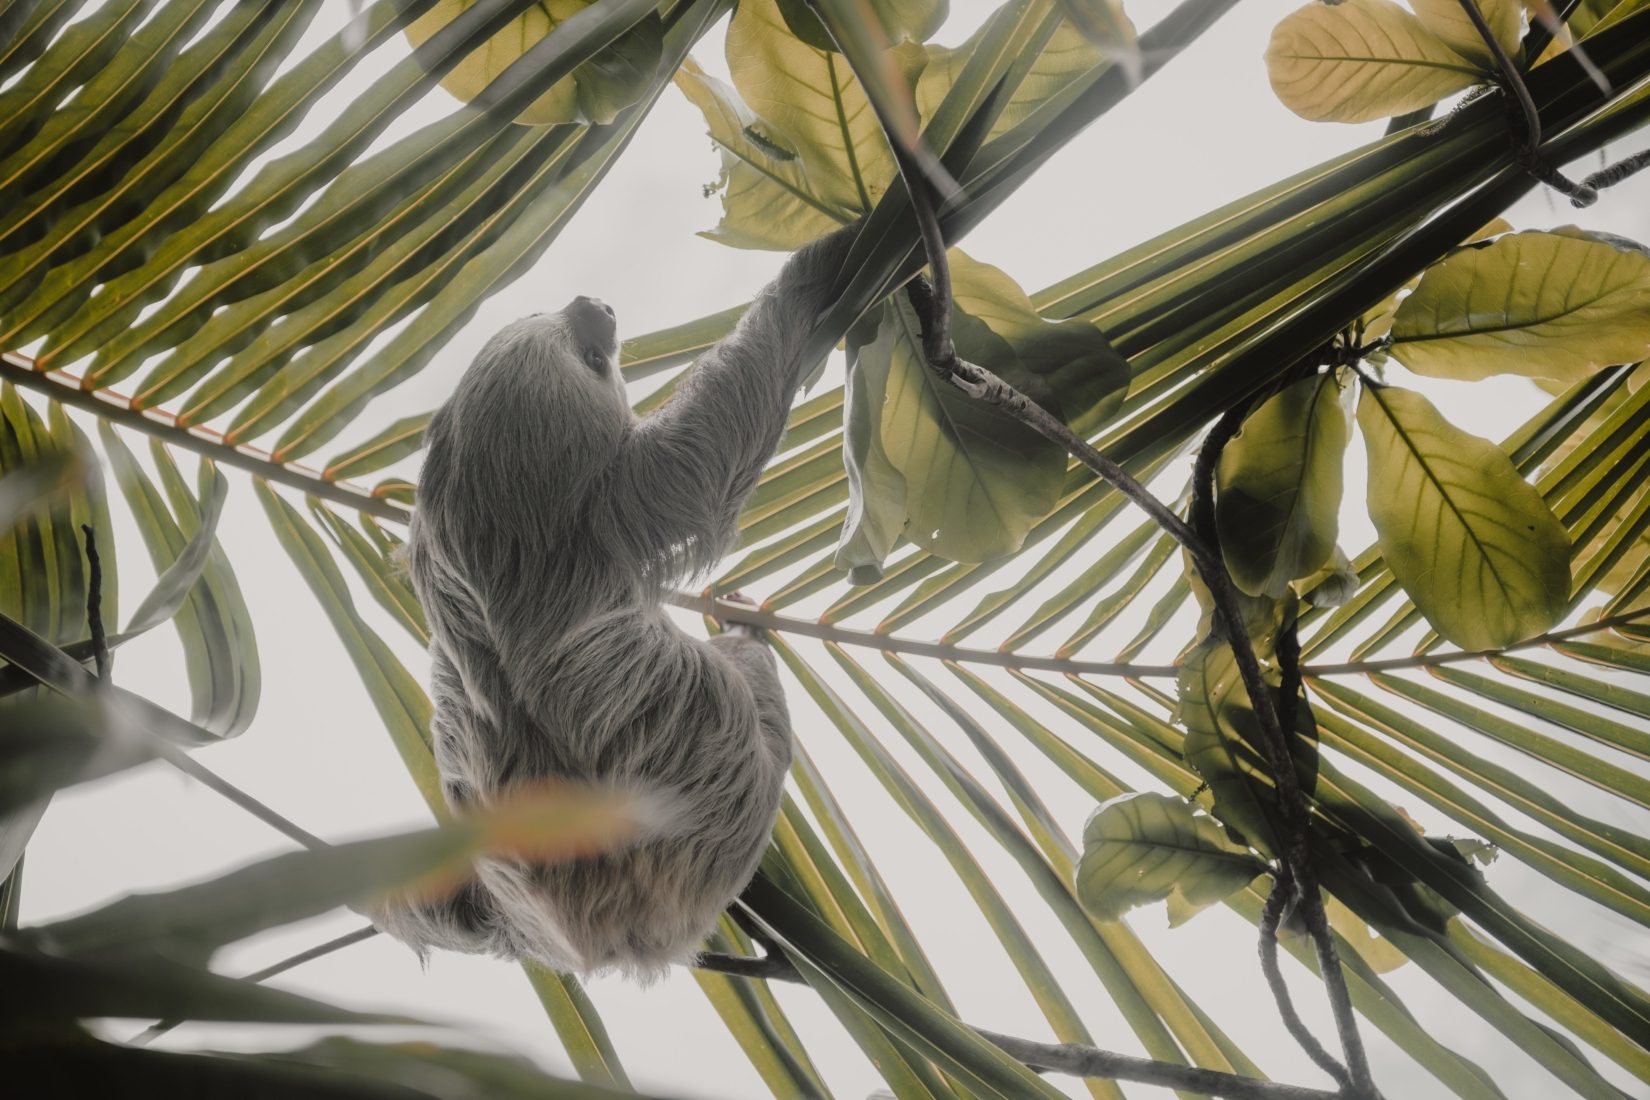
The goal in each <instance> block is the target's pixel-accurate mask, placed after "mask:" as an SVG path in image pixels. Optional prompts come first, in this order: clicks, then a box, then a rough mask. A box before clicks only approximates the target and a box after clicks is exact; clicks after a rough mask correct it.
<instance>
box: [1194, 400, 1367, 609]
mask: <svg viewBox="0 0 1650 1100" xmlns="http://www.w3.org/2000/svg"><path fill="white" fill-rule="evenodd" d="M1350 397H1351V390H1350V387H1343V386H1342V385H1341V384H1340V382H1339V381H1338V380H1337V377H1336V374H1335V373H1334V372H1329V373H1325V374H1320V375H1317V376H1315V377H1312V378H1303V379H1301V380H1300V381H1299V382H1295V383H1293V384H1291V385H1290V386H1288V387H1286V388H1285V389H1284V390H1283V391H1282V392H1280V393H1278V394H1277V395H1275V396H1273V397H1272V398H1270V399H1269V400H1268V401H1267V402H1266V403H1265V404H1263V405H1261V407H1260V408H1258V409H1256V410H1255V411H1254V412H1253V413H1251V414H1250V415H1249V417H1248V419H1247V420H1245V421H1244V424H1243V430H1242V431H1241V432H1240V433H1239V434H1238V435H1237V437H1236V438H1234V439H1233V440H1232V441H1231V442H1230V443H1228V444H1227V445H1226V449H1225V450H1224V451H1223V452H1221V456H1220V469H1219V471H1218V473H1217V475H1216V478H1217V485H1218V486H1219V494H1218V496H1217V497H1216V503H1215V522H1216V524H1217V526H1218V527H1219V529H1220V548H1221V550H1222V552H1223V553H1224V554H1225V556H1226V567H1227V568H1228V569H1229V570H1230V571H1231V574H1232V580H1233V581H1234V582H1236V584H1237V586H1238V587H1239V588H1241V589H1242V590H1243V591H1244V592H1246V593H1248V594H1249V595H1251V596H1261V595H1265V596H1282V595H1284V594H1285V593H1286V592H1287V591H1288V589H1289V582H1290V581H1293V580H1298V579H1300V578H1303V577H1307V576H1309V575H1311V574H1312V573H1314V572H1316V571H1317V570H1318V569H1319V568H1320V567H1322V566H1323V564H1324V563H1325V562H1327V561H1328V560H1329V556H1330V554H1332V553H1333V552H1334V549H1335V536H1336V532H1337V530H1338V522H1337V519H1338V513H1339V511H1340V506H1341V460H1342V458H1343V456H1344V455H1345V453H1346V444H1347V440H1348V439H1349V438H1350V437H1351V430H1352V409H1351V406H1350V404H1349V399H1350Z"/></svg>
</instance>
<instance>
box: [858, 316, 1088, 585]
mask: <svg viewBox="0 0 1650 1100" xmlns="http://www.w3.org/2000/svg"><path fill="white" fill-rule="evenodd" d="M883 318H884V320H883V325H882V327H881V328H880V329H879V330H878V333H877V340H876V342H875V343H874V344H872V345H870V346H869V347H867V348H866V349H865V350H864V351H863V352H862V353H861V355H860V359H859V364H858V369H860V370H864V371H881V372H883V373H884V377H885V378H886V381H885V382H884V383H883V386H884V394H885V396H884V401H883V405H882V407H881V409H880V410H873V414H876V413H878V412H880V416H877V418H876V420H875V421H874V426H875V430H876V431H877V432H878V434H879V437H880V439H881V442H882V448H883V451H884V452H885V453H886V454H887V456H888V460H889V462H890V463H891V464H892V465H893V467H894V468H895V469H897V470H898V471H899V472H900V474H901V475H902V476H903V478H904V482H905V512H906V516H907V517H908V518H907V521H906V528H905V535H906V537H907V538H909V539H910V540H911V541H912V542H914V543H916V544H917V545H918V546H920V547H922V548H924V549H926V550H929V551H931V552H933V553H936V554H940V555H942V556H944V557H947V558H950V559H952V560H953V561H985V560H986V559H988V558H993V557H997V556H999V555H1002V554H1008V553H1012V552H1013V551H1015V550H1017V549H1019V546H1020V543H1021V542H1022V540H1024V538H1025V535H1026V532H1027V531H1028V530H1030V529H1031V525H1032V524H1033V523H1035V522H1037V521H1038V520H1039V519H1042V518H1043V516H1045V515H1047V514H1048V512H1049V510H1050V509H1052V508H1053V507H1054V504H1055V502H1056V501H1057V500H1058V498H1059V492H1060V486H1061V483H1062V482H1063V481H1064V480H1065V467H1066V463H1065V451H1064V450H1063V449H1062V448H1061V447H1059V446H1058V445H1057V444H1054V443H1050V442H1049V441H1047V440H1045V439H1043V438H1042V437H1041V436H1039V435H1037V434H1036V433H1035V432H1033V431H1032V430H1031V429H1029V428H1027V427H1025V426H1024V425H1022V424H1020V423H1019V422H1017V421H1015V420H1014V419H1012V418H1011V417H1009V416H1008V415H1006V414H1005V413H1001V412H998V411H996V410H995V409H992V408H989V407H987V406H984V405H982V404H980V403H979V402H976V401H972V400H970V399H969V398H967V397H965V396H963V395H962V394H961V393H960V392H958V391H957V390H955V389H954V388H953V387H951V386H950V385H948V384H947V383H944V382H940V381H939V380H938V379H936V378H935V377H934V375H933V372H932V371H930V370H929V369H928V366H927V363H926V360H925V358H924V355H923V352H922V336H921V333H920V331H919V325H918V323H917V318H916V313H915V312H914V311H913V310H912V308H911V306H910V304H909V303H908V302H906V301H904V300H903V299H896V300H893V301H891V302H890V303H889V304H888V305H887V306H886V307H885V310H884V314H883ZM953 335H954V337H955V340H956V345H957V352H958V354H959V355H961V356H962V357H963V358H964V359H968V360H969V361H971V362H976V363H979V364H981V365H982V366H985V367H987V368H989V369H991V370H995V371H996V372H997V373H998V374H999V375H1003V374H1004V372H1005V371H1006V372H1007V374H1006V375H1005V377H1012V378H1014V379H1015V380H1016V381H1025V380H1027V377H1026V375H1025V373H1024V372H1023V371H1021V370H1019V369H1018V367H1019V364H1018V362H1017V361H1016V360H1015V357H1014V351H1013V349H1012V348H1011V347H1010V346H1009V345H1008V344H1007V342H1005V341H1004V340H1003V339H1002V338H1001V337H999V336H997V335H996V334H995V333H993V332H992V331H991V330H990V329H988V328H986V326H985V325H984V324H982V323H980V322H978V321H976V320H974V319H973V318H970V317H969V316H968V315H967V314H965V313H963V312H962V311H961V310H960V309H958V310H955V311H954V312H953ZM1011 384H1012V383H1011ZM868 388H869V387H868Z"/></svg>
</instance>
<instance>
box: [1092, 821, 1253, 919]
mask: <svg viewBox="0 0 1650 1100" xmlns="http://www.w3.org/2000/svg"><path fill="white" fill-rule="evenodd" d="M1265 869H1266V868H1265V866H1264V865H1263V864H1262V863H1261V862H1260V860H1259V859H1257V858H1256V857H1255V856H1254V854H1253V853H1252V852H1250V851H1249V849H1248V848H1246V847H1244V846H1243V845H1241V844H1239V843H1237V842H1236V841H1234V840H1232V839H1231V837H1229V836H1227V835H1226V831H1225V830H1224V829H1222V828H1221V827H1220V823H1219V822H1217V821H1216V820H1215V819H1214V818H1212V817H1210V816H1208V815H1207V814H1202V813H1198V812H1196V808H1195V807H1194V806H1192V804H1191V803H1189V802H1187V801H1186V800H1185V799H1183V798H1175V797H1172V796H1170V795H1164V794H1123V795H1118V796H1117V797H1116V798H1113V799H1109V800H1108V801H1106V802H1103V803H1101V805H1100V807H1099V809H1097V810H1095V811H1094V814H1093V815H1092V816H1091V817H1090V818H1089V820H1088V824H1087V825H1086V826H1084V828H1083V858H1082V860H1081V861H1080V862H1079V863H1078V864H1077V898H1078V900H1079V901H1081V902H1082V903H1083V908H1085V909H1087V910H1088V911H1089V912H1090V913H1093V914H1094V915H1095V916H1097V917H1099V918H1100V919H1101V920H1117V919H1119V918H1121V917H1122V916H1123V914H1124V913H1126V912H1128V911H1129V910H1130V909H1133V908H1134V907H1136V906H1138V905H1148V904H1150V903H1151V902H1154V901H1162V900H1164V899H1171V900H1172V901H1173V900H1178V901H1179V902H1180V903H1181V905H1182V906H1188V907H1193V908H1202V907H1203V906H1206V905H1212V904H1214V903H1215V902H1217V901H1220V900H1222V899H1223V898H1225V897H1226V896H1227V895H1229V894H1231V893H1232V892H1233V891H1235V890H1240V889H1242V888H1243V887H1244V886H1245V885H1247V884H1248V883H1249V882H1250V881H1251V880H1252V879H1253V878H1254V877H1255V876H1256V875H1259V874H1261V873H1262V872H1264V871H1265Z"/></svg>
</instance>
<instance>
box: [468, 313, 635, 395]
mask: <svg viewBox="0 0 1650 1100" xmlns="http://www.w3.org/2000/svg"><path fill="white" fill-rule="evenodd" d="M475 369H476V370H477V376H476V377H475V378H473V379H472V380H471V381H472V388H473V389H476V390H478V391H479V392H478V394H477V398H478V403H480V404H483V405H492V404H493V403H494V398H492V397H491V396H489V395H488V394H487V391H488V390H490V388H491V386H490V383H491V382H492V381H493V380H498V381H500V382H502V381H503V380H504V379H506V378H513V379H514V380H515V381H513V382H510V383H507V384H506V388H505V390H503V391H500V392H499V393H498V395H497V398H496V399H497V400H498V401H504V402H508V401H509V400H510V398H509V397H508V396H507V395H508V394H509V393H510V392H511V389H510V387H512V386H516V385H519V384H520V383H521V382H522V381H523V380H524V378H525V379H530V380H531V383H530V384H531V388H532V389H533V390H536V391H537V392H538V393H539V394H540V395H541V400H540V401H535V402H532V405H533V406H534V407H533V408H531V409H521V410H518V411H520V412H522V413H526V414H529V415H535V414H536V415H542V413H543V410H544V408H545V407H546V406H549V407H553V408H556V409H557V410H560V411H561V412H563V413H573V412H574V410H582V411H583V413H584V414H585V416H584V417H582V418H581V419H584V420H596V421H600V422H611V423H625V422H628V421H629V420H630V418H631V416H632V414H631V412H630V402H629V401H628V400H627V399H626V397H625V392H624V380H623V379H622V378H621V377H620V375H619V337H618V325H617V324H616V323H615V321H614V317H613V309H612V307H611V306H609V305H607V304H606V303H605V302H603V301H602V300H601V299H599V298H587V297H585V296H584V295H582V294H581V295H580V296H579V297H577V298H574V299H573V300H572V301H571V302H569V303H567V305H566V306H565V307H564V308H562V309H560V310H557V311H556V312H554V313H535V314H533V315H532V316H530V317H523V318H521V319H520V320H518V321H515V322H512V323H511V324H509V325H506V326H505V327H504V329H503V330H502V331H500V332H499V333H498V334H497V335H495V336H494V337H493V338H492V339H491V340H489V341H488V342H487V345H486V346H485V347H484V348H482V350H481V354H480V355H479V356H478V357H477V359H476V363H475ZM516 392H517V393H518V400H519V391H516ZM499 411H501V412H502V411H503V410H499Z"/></svg>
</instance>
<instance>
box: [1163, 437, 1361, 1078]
mask: <svg viewBox="0 0 1650 1100" xmlns="http://www.w3.org/2000/svg"><path fill="white" fill-rule="evenodd" d="M1242 422H1243V418H1242V415H1241V413H1240V412H1239V410H1237V409H1233V410H1228V411H1227V413H1226V414H1225V415H1224V416H1222V417H1221V419H1220V420H1219V421H1217V422H1216V424H1215V426H1214V428H1212V429H1211V430H1210V432H1209V434H1208V435H1207V436H1206V437H1205V438H1204V441H1203V446H1202V448H1201V449H1200V450H1199V452H1198V456H1197V462H1196V464H1195V465H1194V467H1193V470H1192V516H1193V523H1194V524H1195V525H1196V529H1197V530H1198V531H1200V532H1201V533H1202V534H1203V535H1204V537H1205V539H1206V540H1207V541H1206V542H1205V543H1204V544H1203V547H1202V549H1203V552H1204V558H1202V559H1200V558H1198V557H1197V556H1196V555H1194V563H1195V564H1196V566H1197V569H1198V573H1199V575H1200V576H1201V577H1202V578H1203V583H1204V584H1205V585H1207V586H1208V588H1209V593H1210V596H1211V597H1212V598H1213V600H1214V602H1215V610H1216V618H1217V622H1218V624H1219V626H1220V629H1221V632H1222V633H1223V634H1224V635H1225V636H1226V640H1227V642H1228V644H1229V645H1230V646H1231V650H1232V657H1233V660H1234V661H1235V663H1236V664H1237V667H1238V673H1239V675H1240V676H1241V677H1242V679H1243V686H1244V691H1245V693H1246V694H1247V695H1248V696H1249V703H1250V706H1251V707H1252V708H1253V709H1254V712H1255V717H1256V719H1257V720H1258V722H1259V724H1260V728H1261V747H1262V750H1263V752H1264V753H1265V755H1266V760H1267V764H1268V766H1269V767H1270V769H1271V772H1272V782H1273V784H1274V786H1275V788H1276V790H1277V796H1278V808H1279V811H1280V815H1281V817H1282V818H1283V825H1284V829H1285V836H1284V840H1283V844H1284V847H1285V849H1286V850H1285V851H1284V852H1283V853H1281V855H1282V858H1283V863H1284V868H1285V870H1286V871H1287V872H1288V876H1287V877H1289V878H1292V879H1293V882H1294V886H1295V894H1296V899H1297V901H1298V903H1299V906H1300V911H1301V916H1302V918H1303V919H1304V920H1305V922H1306V927H1307V929H1308V931H1310V932H1311V933H1312V942H1313V946H1314V947H1315V948H1316V949H1317V955H1318V967H1319V969H1320V970H1321V971H1322V975H1321V976H1322V978H1323V984H1324V991H1325V992H1326V993H1327V994H1328V995H1329V1008H1330V1012H1331V1014H1332V1015H1333V1017H1334V1020H1335V1029H1336V1031H1337V1032H1339V1034H1340V1040H1341V1051H1342V1053H1343V1054H1344V1055H1345V1057H1346V1070H1347V1073H1348V1074H1350V1076H1351V1080H1352V1085H1353V1087H1354V1088H1355V1089H1356V1090H1357V1091H1358V1092H1359V1093H1360V1094H1362V1095H1365V1096H1369V1097H1375V1096H1379V1095H1380V1092H1379V1090H1378V1089H1377V1088H1376V1087H1375V1082H1374V1081H1373V1080H1372V1079H1371V1077H1370V1073H1369V1058H1368V1055H1367V1054H1366V1053H1365V1051H1364V1045H1363V1037H1362V1036H1361V1035H1360V1034H1359V1033H1358V1021H1357V1017H1356V1016H1355V1015H1354V1013H1353V1010H1352V994H1351V992H1350V991H1349V990H1348V989H1347V987H1346V975H1345V974H1344V973H1342V971H1341V960H1340V953H1339V951H1337V950H1336V948H1335V937H1334V934H1333V932H1331V930H1330V928H1329V919H1328V917H1327V916H1326V915H1325V913H1324V908H1323V895H1322V893H1321V892H1320V890H1319V887H1318V876H1317V869H1316V868H1315V867H1313V865H1312V853H1311V821H1310V812H1309V811H1308V809H1307V805H1306V795H1305V793H1304V792H1303V791H1302V790H1301V789H1300V780H1299V777H1298V776H1297V775H1296V774H1295V763H1294V756H1293V754H1292V753H1291V752H1290V744H1289V736H1290V733H1291V732H1292V727H1290V726H1285V725H1284V724H1283V723H1282V721H1281V720H1280V718H1281V716H1280V714H1279V711H1278V709H1277V707H1275V706H1274V705H1273V696H1272V692H1271V690H1270V689H1269V688H1268V686H1267V684H1266V680H1265V677H1264V675H1263V674H1262V672H1261V667H1260V658H1259V657H1257V656H1256V655H1255V648H1254V646H1253V645H1252V644H1251V643H1250V641H1249V636H1248V633H1247V632H1246V631H1245V629H1244V625H1243V615H1242V610H1241V603H1240V601H1239V598H1238V591H1237V586H1236V585H1234V584H1233V583H1232V575H1231V574H1230V573H1228V572H1227V571H1226V563H1225V560H1224V559H1223V558H1222V556H1221V550H1220V532H1219V529H1218V528H1217V527H1216V525H1215V523H1214V481H1215V468H1216V466H1217V465H1218V464H1219V462H1220V454H1221V451H1222V450H1223V449H1224V448H1225V446H1226V443H1227V442H1228V441H1229V440H1230V439H1231V438H1232V437H1233V436H1234V435H1236V434H1237V431H1238V429H1239V428H1240V427H1241V426H1242ZM1297 655H1298V654H1297ZM1298 676H1299V674H1298V671H1297V673H1296V682H1297V683H1298ZM1292 706H1293V702H1292V701H1291V707H1292ZM1283 877H1284V876H1280V884H1281V879H1282V878H1283ZM1274 889H1275V888H1274ZM1281 1007H1282V1006H1281V1005H1280V1008H1281ZM1309 1052H1310V1048H1309Z"/></svg>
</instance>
